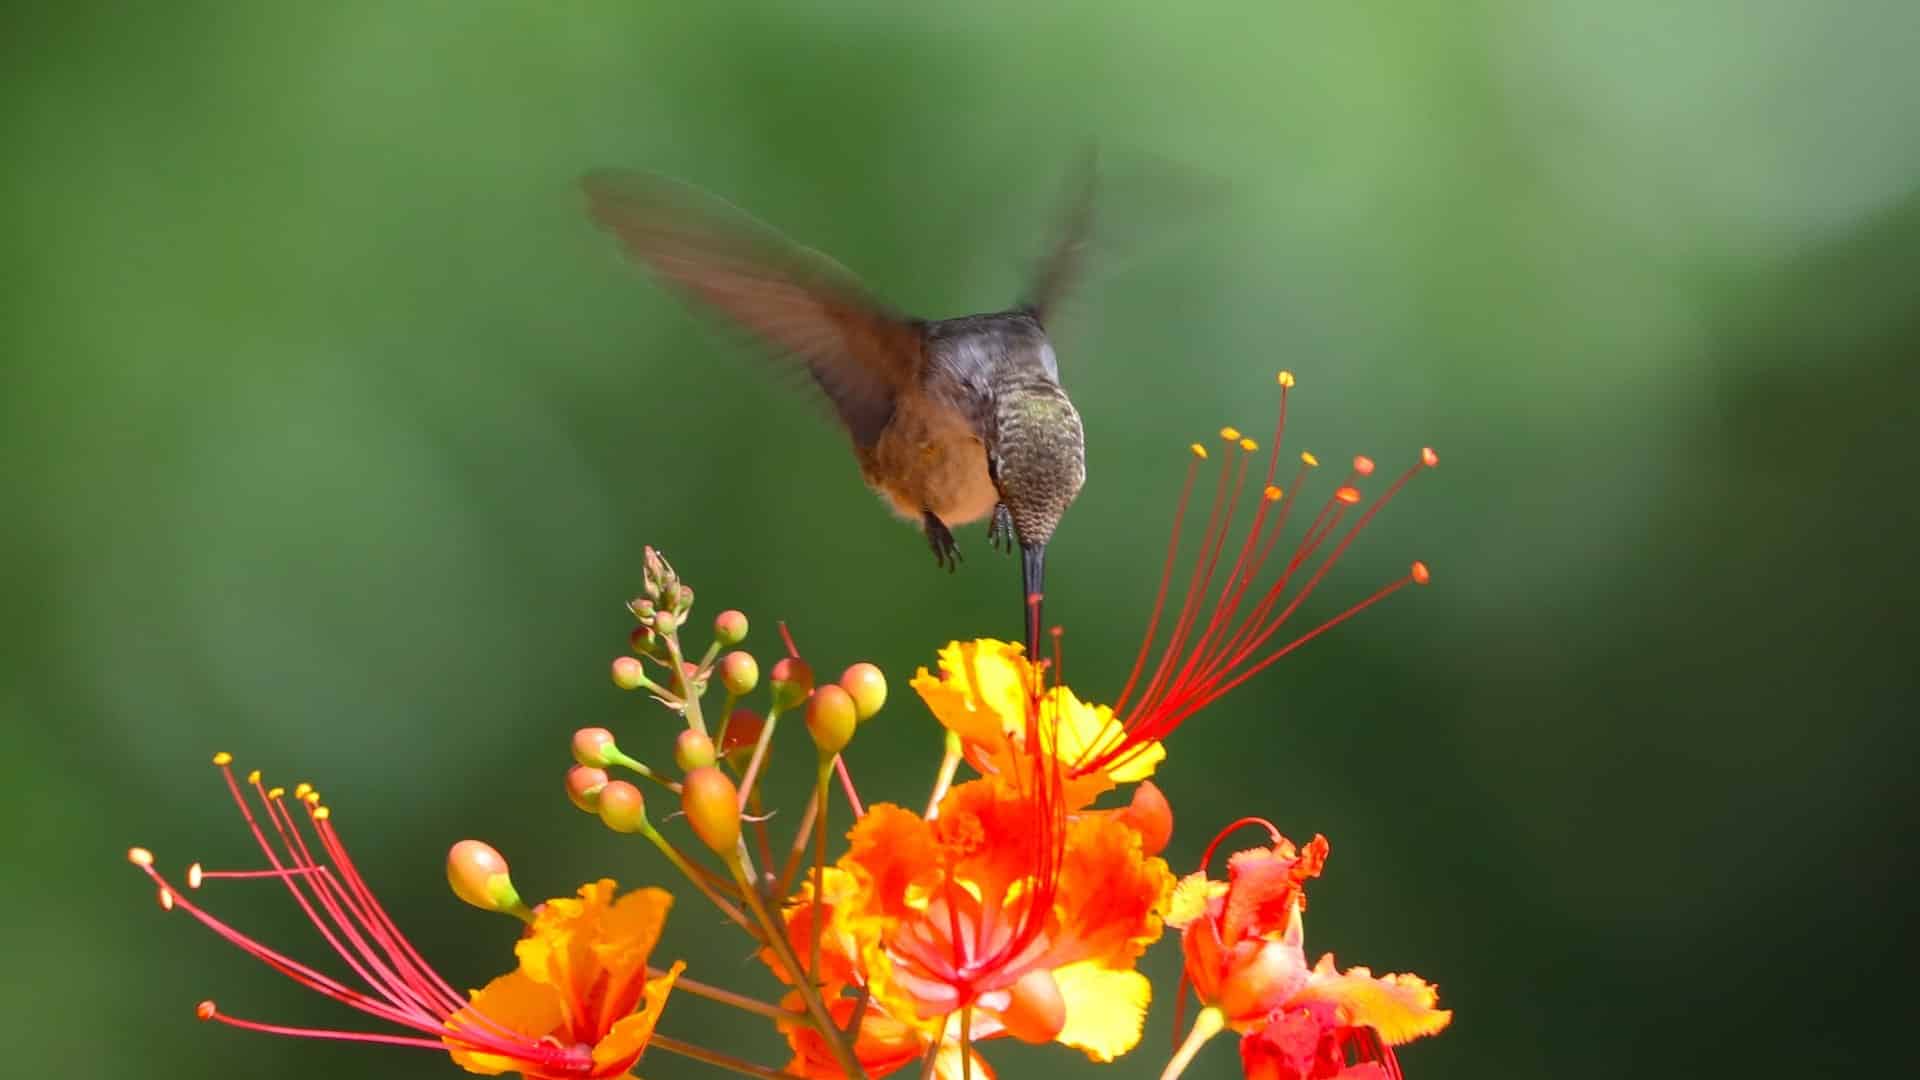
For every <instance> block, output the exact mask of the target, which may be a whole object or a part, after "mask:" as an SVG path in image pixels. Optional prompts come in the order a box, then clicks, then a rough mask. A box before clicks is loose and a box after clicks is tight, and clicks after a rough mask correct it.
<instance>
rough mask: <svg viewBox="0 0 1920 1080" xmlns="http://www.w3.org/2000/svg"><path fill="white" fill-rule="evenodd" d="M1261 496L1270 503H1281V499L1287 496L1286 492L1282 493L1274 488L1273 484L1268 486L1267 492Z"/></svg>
mask: <svg viewBox="0 0 1920 1080" xmlns="http://www.w3.org/2000/svg"><path fill="white" fill-rule="evenodd" d="M1260 494H1261V495H1262V496H1264V497H1265V498H1266V500H1267V501H1268V502H1279V501H1280V499H1281V498H1282V497H1283V496H1284V495H1285V494H1286V492H1284V491H1281V490H1280V489H1279V488H1277V487H1274V486H1273V485H1272V484H1268V485H1267V490H1265V491H1263V492H1261V493H1260Z"/></svg>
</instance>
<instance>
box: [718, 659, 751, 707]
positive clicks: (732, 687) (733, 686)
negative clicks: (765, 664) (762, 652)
mask: <svg viewBox="0 0 1920 1080" xmlns="http://www.w3.org/2000/svg"><path fill="white" fill-rule="evenodd" d="M720 684H721V685H722V686H725V687H726V688H727V693H729V694H732V695H733V696H734V697H745V696H747V695H748V694H751V693H753V688H754V687H756V686H759V685H760V662H759V661H758V660H755V659H754V658H753V654H752V653H744V652H740V651H738V650H735V651H733V652H730V653H728V654H727V655H725V656H723V657H721V658H720Z"/></svg>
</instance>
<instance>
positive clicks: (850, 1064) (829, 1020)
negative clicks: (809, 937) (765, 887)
mask: <svg viewBox="0 0 1920 1080" xmlns="http://www.w3.org/2000/svg"><path fill="white" fill-rule="evenodd" d="M728 869H730V870H732V871H733V877H734V881H735V882H737V883H738V884H739V886H740V892H741V895H742V896H744V897H745V898H746V901H747V907H748V908H749V909H750V910H751V911H752V912H753V917H754V918H755V919H758V920H759V921H760V925H761V926H763V927H765V928H766V943H767V945H768V947H770V948H772V949H773V954H774V956H775V957H776V958H777V959H778V960H779V961H780V966H782V967H784V968H786V969H787V975H788V977H789V981H790V982H791V983H792V984H793V988H794V989H795V990H797V991H799V992H800V1000H802V1001H804V1002H806V1003H807V1013H808V1015H810V1016H812V1017H813V1026H814V1028H815V1030H817V1031H819V1032H820V1037H821V1038H822V1039H824V1040H826V1043H827V1049H828V1050H830V1051H832V1053H833V1058H834V1061H835V1062H836V1063H837V1064H838V1065H839V1066H840V1069H841V1071H842V1072H844V1073H845V1074H846V1075H847V1077H848V1080H865V1078H866V1075H867V1073H866V1070H864V1069H862V1068H861V1067H860V1059H859V1058H858V1057H856V1056H855V1055H854V1052H853V1046H852V1044H851V1043H849V1042H848V1041H847V1039H846V1037H845V1036H844V1035H842V1034H840V1028H839V1026H838V1025H836V1024H835V1023H834V1022H833V1014H832V1013H831V1012H829V1011H827V1003H826V1001H825V1000H823V999H822V998H821V997H820V988H819V987H817V986H815V985H813V983H812V981H811V980H809V979H808V978H807V976H806V972H804V971H802V970H801V968H800V958H799V957H798V956H795V955H794V953H793V944H792V943H791V942H789V941H788V940H787V934H786V926H785V924H783V923H779V922H776V921H775V920H774V918H773V916H772V915H771V914H769V913H768V911H767V905H766V902H765V901H763V900H761V899H760V890H758V889H756V888H754V887H753V883H752V882H751V881H749V880H748V878H747V868H746V864H745V860H744V858H735V859H733V860H731V861H730V863H729V865H728Z"/></svg>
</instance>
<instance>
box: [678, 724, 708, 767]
mask: <svg viewBox="0 0 1920 1080" xmlns="http://www.w3.org/2000/svg"><path fill="white" fill-rule="evenodd" d="M673 763H674V764H675V765H678V766H680V771H681V772H683V773H686V772H692V771H693V770H695V769H703V768H706V767H707V766H709V765H711V764H713V740H712V739H710V738H708V737H707V736H705V735H702V734H701V733H699V732H697V731H695V730H693V729H692V728H688V729H687V730H685V731H683V732H681V733H680V737H679V738H678V739H676V740H674V744H673Z"/></svg>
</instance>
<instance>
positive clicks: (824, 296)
mask: <svg viewBox="0 0 1920 1080" xmlns="http://www.w3.org/2000/svg"><path fill="white" fill-rule="evenodd" d="M580 183H581V186H582V187H583V188H585V189H586V193H587V200H588V203H589V205H590V210H591V213H592V214H593V217H594V220H595V221H597V222H599V223H600V225H601V227H603V228H605V229H607V230H608V231H609V232H611V233H613V234H614V235H615V236H618V237H619V238H620V242H621V243H622V244H624V245H626V249H627V253H628V254H629V255H631V256H632V257H633V258H634V259H635V260H637V261H639V262H641V263H643V264H644V265H646V266H647V267H648V268H650V269H651V270H653V272H654V273H656V274H658V275H659V276H660V277H661V279H662V280H664V281H665V282H666V283H667V284H668V285H670V286H672V287H673V288H674V289H675V290H676V291H678V292H680V293H681V294H683V295H685V296H688V297H691V298H693V299H695V300H698V301H700V302H702V303H704V304H706V305H708V306H710V307H712V308H713V309H714V310H715V311H718V312H719V313H720V314H722V315H724V316H726V317H727V318H728V319H729V320H731V321H732V322H733V323H735V324H736V325H738V326H740V327H741V328H743V329H745V330H747V331H748V332H749V333H751V334H753V335H754V336H755V337H757V338H759V339H760V341H761V343H762V344H764V345H766V346H769V347H771V348H772V349H773V350H774V352H775V353H777V354H780V355H783V356H787V357H791V358H793V359H794V360H796V361H798V362H799V363H801V364H802V365H804V366H805V367H806V369H807V372H808V373H809V374H811V375H812V376H813V379H814V381H815V382H816V383H817V384H819V386H820V388H821V390H823V391H825V392H826V395H827V397H828V399H830V400H831V401H832V402H833V406H834V409H835V411H836V412H838V413H839V414H840V419H841V420H842V422H844V423H845V424H846V425H847V428H848V430H849V431H851V432H852V434H853V438H854V441H855V442H856V443H858V444H859V445H861V446H871V445H873V443H874V442H875V441H876V440H877V439H878V438H879V437H880V431H881V429H883V428H885V427H886V425H887V422H888V420H890V419H892V417H893V402H894V397H895V395H896V394H897V393H898V392H899V391H900V390H902V389H904V388H906V387H908V386H910V385H912V383H913V380H914V379H915V378H916V377H917V374H918V372H919V371H920V349H921V329H920V324H919V323H918V322H916V321H914V320H912V319H908V318H905V317H903V316H901V315H898V314H895V313H893V312H891V311H889V310H887V309H886V308H885V307H884V306H883V305H881V304H880V303H879V302H877V301H875V300H874V299H872V298H871V297H870V296H868V295H867V292H866V290H865V289H864V288H862V287H861V285H860V282H859V281H858V280H857V279H856V278H854V276H853V275H852V274H850V273H848V272H847V271H846V270H845V269H844V268H843V267H841V266H840V265H839V264H838V263H835V262H834V261H833V260H832V259H829V258H827V257H826V256H825V255H822V254H820V253H819V252H817V251H813V250H811V249H809V248H804V247H801V246H800V245H798V244H795V243H793V242H792V241H790V240H788V239H786V238H785V237H783V236H781V235H780V234H779V233H777V232H775V231H774V230H773V229H771V228H769V227H768V226H766V225H763V224H761V223H760V222H758V221H755V220H754V219H753V218H752V217H751V216H749V215H748V214H747V213H746V212H745V211H742V210H740V209H739V208H737V207H735V206H733V205H731V204H729V203H727V202H725V201H723V200H721V199H718V198H715V197H714V196H711V195H708V194H706V193H704V192H701V191H699V190H697V189H695V188H692V187H689V186H688V185H685V184H682V183H679V182H678V181H674V180H670V179H668V178H666V177H664V176H659V175H656V174H652V173H640V172H623V171H615V170H601V171H597V172H592V173H589V174H587V175H586V176H585V177H584V178H582V179H581V182H580Z"/></svg>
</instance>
